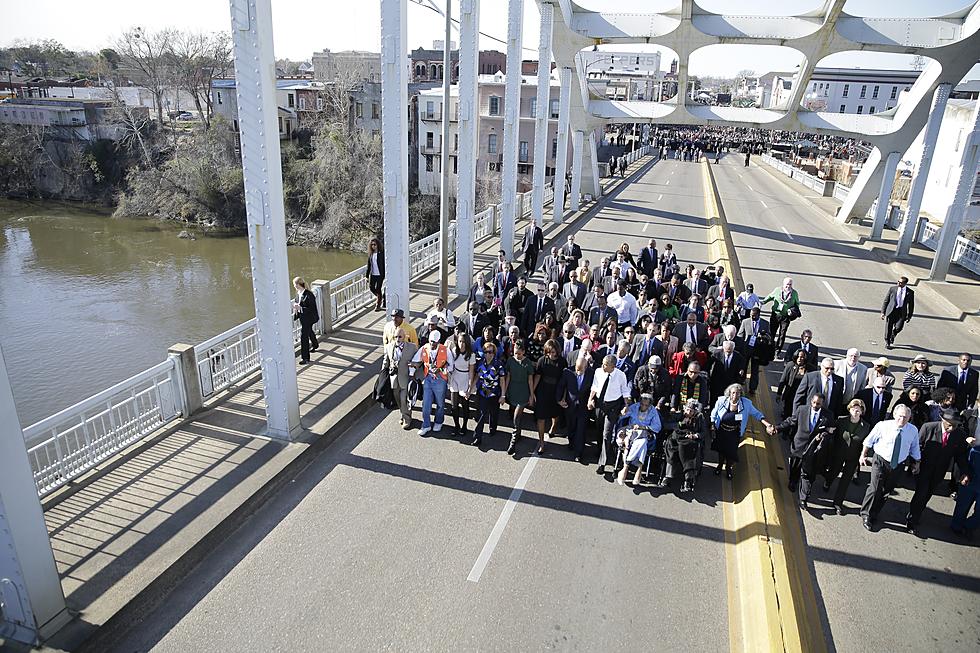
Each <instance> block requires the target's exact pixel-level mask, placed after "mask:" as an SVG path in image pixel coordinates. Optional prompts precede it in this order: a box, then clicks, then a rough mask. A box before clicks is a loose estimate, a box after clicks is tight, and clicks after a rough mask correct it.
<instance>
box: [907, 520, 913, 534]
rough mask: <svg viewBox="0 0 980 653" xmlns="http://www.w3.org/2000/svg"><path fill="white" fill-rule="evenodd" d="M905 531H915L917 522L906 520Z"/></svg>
mask: <svg viewBox="0 0 980 653" xmlns="http://www.w3.org/2000/svg"><path fill="white" fill-rule="evenodd" d="M905 532H906V533H915V524H913V523H912V522H905Z"/></svg>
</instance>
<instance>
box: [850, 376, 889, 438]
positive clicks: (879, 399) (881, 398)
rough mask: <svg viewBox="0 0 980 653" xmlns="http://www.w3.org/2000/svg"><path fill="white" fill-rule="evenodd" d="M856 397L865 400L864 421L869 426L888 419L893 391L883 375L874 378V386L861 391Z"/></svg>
mask: <svg viewBox="0 0 980 653" xmlns="http://www.w3.org/2000/svg"><path fill="white" fill-rule="evenodd" d="M854 398H855V399H860V400H861V401H863V402H864V421H865V422H867V423H868V426H871V427H874V425H875V424H877V423H878V422H883V421H884V420H886V419H888V407H889V406H891V403H892V391H891V390H889V389H888V388H886V387H885V381H884V379H882V378H881V377H878V378H877V379H875V380H874V385H873V386H872V387H870V388H864V389H863V390H861V391H859V392H858V393H857V394H856V395H854Z"/></svg>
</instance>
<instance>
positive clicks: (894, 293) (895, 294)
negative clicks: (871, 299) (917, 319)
mask: <svg viewBox="0 0 980 653" xmlns="http://www.w3.org/2000/svg"><path fill="white" fill-rule="evenodd" d="M908 283H909V280H908V277H899V278H898V283H897V284H896V285H894V286H892V287H891V288H889V289H888V292H887V293H885V300H884V301H883V302H882V303H881V319H882V320H884V321H885V349H891V348H892V345H894V344H895V337H896V336H898V334H899V332H901V330H902V328H903V327H904V326H905V325H906V324H908V323H909V322H910V321H911V320H912V314H913V313H914V312H915V291H913V290H912V289H911V288H909V287H908Z"/></svg>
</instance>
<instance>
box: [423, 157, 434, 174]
mask: <svg viewBox="0 0 980 653" xmlns="http://www.w3.org/2000/svg"><path fill="white" fill-rule="evenodd" d="M425 171H426V172H432V155H431V154H426V155H425Z"/></svg>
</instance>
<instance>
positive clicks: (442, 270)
mask: <svg viewBox="0 0 980 653" xmlns="http://www.w3.org/2000/svg"><path fill="white" fill-rule="evenodd" d="M451 11H452V0H446V41H445V43H443V46H442V184H441V188H440V189H439V296H440V297H442V299H443V300H444V301H447V302H448V301H449V120H450V115H451V113H452V106H453V103H452V98H450V97H449V82H450V80H451V79H452V74H453V73H452V70H453V69H452V52H451V51H450V47H449V44H450V38H451V36H452V35H451V33H450V30H451V29H452V25H453V21H452V13H451Z"/></svg>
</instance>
